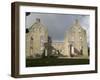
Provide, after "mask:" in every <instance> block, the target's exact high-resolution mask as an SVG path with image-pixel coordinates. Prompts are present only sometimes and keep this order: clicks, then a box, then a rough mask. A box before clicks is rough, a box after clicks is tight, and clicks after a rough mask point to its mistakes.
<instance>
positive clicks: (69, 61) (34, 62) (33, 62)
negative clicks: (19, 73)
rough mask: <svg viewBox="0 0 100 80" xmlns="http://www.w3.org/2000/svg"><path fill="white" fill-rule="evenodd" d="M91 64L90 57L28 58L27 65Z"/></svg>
mask: <svg viewBox="0 0 100 80" xmlns="http://www.w3.org/2000/svg"><path fill="white" fill-rule="evenodd" d="M79 64H89V59H57V58H43V59H26V67H36V66H58V65H79Z"/></svg>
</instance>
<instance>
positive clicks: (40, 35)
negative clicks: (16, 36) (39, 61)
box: [26, 18, 48, 58]
mask: <svg viewBox="0 0 100 80" xmlns="http://www.w3.org/2000/svg"><path fill="white" fill-rule="evenodd" d="M28 30H29V32H28V33H26V56H27V58H28V57H32V58H37V57H41V55H42V53H43V49H44V43H46V42H47V41H48V31H47V28H46V27H45V26H44V25H43V24H42V23H41V21H40V19H39V18H37V19H36V22H35V23H34V24H33V25H32V26H31V27H30V28H29V29H28Z"/></svg>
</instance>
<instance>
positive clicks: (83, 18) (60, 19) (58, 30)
mask: <svg viewBox="0 0 100 80" xmlns="http://www.w3.org/2000/svg"><path fill="white" fill-rule="evenodd" d="M36 18H40V20H41V23H42V24H43V25H45V26H46V27H47V28H48V33H49V36H51V37H52V40H55V41H63V40H64V35H65V32H66V31H67V30H68V28H69V27H71V26H72V25H73V23H74V22H75V20H76V19H78V20H79V21H80V24H81V26H82V27H83V28H84V29H85V30H86V31H87V36H88V40H89V27H90V16H89V15H79V14H78V15H76V14H46V13H33V12H31V14H30V15H28V16H26V19H25V21H26V22H25V23H26V24H25V25H26V28H29V27H31V25H32V24H34V22H35V21H36Z"/></svg>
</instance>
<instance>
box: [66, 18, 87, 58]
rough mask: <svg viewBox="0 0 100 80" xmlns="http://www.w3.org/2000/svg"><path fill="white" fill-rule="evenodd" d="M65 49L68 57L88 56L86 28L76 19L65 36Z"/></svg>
mask: <svg viewBox="0 0 100 80" xmlns="http://www.w3.org/2000/svg"><path fill="white" fill-rule="evenodd" d="M65 46H66V48H65V51H66V54H67V55H68V56H69V57H80V58H88V45H87V34H86V30H85V29H83V28H82V26H81V25H80V22H79V21H78V20H77V19H76V20H75V23H74V24H73V25H72V26H71V27H70V29H69V30H68V32H67V34H66V37H65Z"/></svg>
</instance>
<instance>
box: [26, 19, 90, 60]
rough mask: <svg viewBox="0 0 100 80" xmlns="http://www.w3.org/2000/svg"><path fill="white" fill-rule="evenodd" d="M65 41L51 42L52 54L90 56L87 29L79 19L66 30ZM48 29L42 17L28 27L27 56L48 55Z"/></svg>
mask: <svg viewBox="0 0 100 80" xmlns="http://www.w3.org/2000/svg"><path fill="white" fill-rule="evenodd" d="M65 35H66V36H65V38H64V41H63V42H52V43H51V46H50V47H51V48H52V49H50V50H52V51H51V54H56V55H58V58H72V57H74V58H88V57H89V56H88V45H87V34H86V30H85V29H83V28H82V26H81V25H80V23H79V21H78V20H76V21H75V23H74V24H73V25H72V26H71V27H70V28H69V29H68V30H66V33H65ZM48 36H49V35H48V30H47V27H46V26H45V25H43V24H42V23H41V21H40V19H36V22H35V23H34V24H33V25H32V26H31V27H30V28H29V29H28V32H27V33H26V58H30V57H31V58H41V56H42V54H43V53H44V52H45V53H44V54H46V56H47V55H48V53H47V52H48V47H47V48H45V45H44V44H49V43H48Z"/></svg>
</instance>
